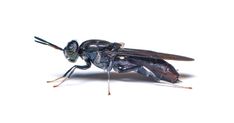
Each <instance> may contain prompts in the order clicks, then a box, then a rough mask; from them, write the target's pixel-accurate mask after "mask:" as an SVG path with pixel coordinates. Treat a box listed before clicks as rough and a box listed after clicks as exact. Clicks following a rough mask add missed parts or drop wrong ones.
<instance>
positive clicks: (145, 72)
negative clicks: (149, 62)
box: [113, 63, 160, 82]
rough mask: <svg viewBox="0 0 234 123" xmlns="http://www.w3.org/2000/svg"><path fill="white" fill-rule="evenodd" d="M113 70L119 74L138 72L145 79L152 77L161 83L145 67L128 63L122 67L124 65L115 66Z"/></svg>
mask: <svg viewBox="0 0 234 123" xmlns="http://www.w3.org/2000/svg"><path fill="white" fill-rule="evenodd" d="M113 68H114V70H115V71H116V72H118V73H127V72H136V73H139V74H141V75H143V76H145V77H150V78H152V79H153V80H155V81H156V82H159V80H160V79H159V78H158V77H157V76H156V75H155V74H154V73H153V72H152V71H150V70H149V69H147V68H146V67H144V66H138V65H134V64H129V63H128V64H125V65H122V64H118V65H114V66H113Z"/></svg>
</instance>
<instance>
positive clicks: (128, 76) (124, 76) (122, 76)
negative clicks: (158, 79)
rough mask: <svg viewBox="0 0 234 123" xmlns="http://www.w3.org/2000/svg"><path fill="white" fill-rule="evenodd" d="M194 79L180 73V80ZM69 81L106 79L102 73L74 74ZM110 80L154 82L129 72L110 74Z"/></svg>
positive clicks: (105, 75)
mask: <svg viewBox="0 0 234 123" xmlns="http://www.w3.org/2000/svg"><path fill="white" fill-rule="evenodd" d="M192 77H194V76H193V75H190V74H186V73H181V74H180V78H182V79H187V78H192ZM71 79H76V80H79V79H80V80H90V81H95V80H101V81H103V82H106V81H107V79H108V77H107V73H104V72H97V73H76V74H74V75H72V76H71ZM110 80H117V81H124V82H147V83H148V82H149V83H152V82H155V81H154V80H153V79H152V78H150V77H145V76H142V75H140V74H137V73H134V72H130V73H115V72H111V78H110Z"/></svg>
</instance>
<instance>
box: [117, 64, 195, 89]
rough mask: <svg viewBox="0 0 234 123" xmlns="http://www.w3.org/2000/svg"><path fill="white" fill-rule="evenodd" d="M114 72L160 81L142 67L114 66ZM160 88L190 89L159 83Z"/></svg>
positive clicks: (168, 83)
mask: <svg viewBox="0 0 234 123" xmlns="http://www.w3.org/2000/svg"><path fill="white" fill-rule="evenodd" d="M113 68H114V70H115V71H117V72H118V73H126V72H137V73H139V74H141V75H143V76H145V77H150V78H152V79H154V81H156V82H159V81H160V79H159V78H158V77H157V76H156V74H155V73H153V72H152V71H150V70H149V69H148V68H146V67H144V66H131V67H129V66H125V67H123V66H114V67H113ZM160 83H161V84H160V85H162V86H169V87H175V88H184V89H192V87H185V86H180V85H175V84H172V83H170V82H160Z"/></svg>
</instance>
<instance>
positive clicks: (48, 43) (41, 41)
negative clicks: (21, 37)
mask: <svg viewBox="0 0 234 123" xmlns="http://www.w3.org/2000/svg"><path fill="white" fill-rule="evenodd" d="M34 38H35V40H34V41H35V42H37V43H40V44H44V45H48V46H51V47H53V48H55V49H58V50H62V51H63V49H62V48H60V47H58V46H56V45H54V44H52V43H50V42H48V41H46V40H44V39H42V38H39V37H37V36H34Z"/></svg>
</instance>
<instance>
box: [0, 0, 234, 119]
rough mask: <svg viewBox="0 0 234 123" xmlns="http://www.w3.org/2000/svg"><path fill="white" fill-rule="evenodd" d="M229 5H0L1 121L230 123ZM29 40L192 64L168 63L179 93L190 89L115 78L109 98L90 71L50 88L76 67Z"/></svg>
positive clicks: (166, 0)
mask: <svg viewBox="0 0 234 123" xmlns="http://www.w3.org/2000/svg"><path fill="white" fill-rule="evenodd" d="M233 6H234V4H233V2H232V1H231V0H230V1H227V0H220V1H218V0H210V1H209V0H196V1H187V0H176V1H174V0H172V1H170V0H163V2H162V1H156V0H152V1H150V0H142V1H135V0H132V1H130V0H118V1H110V0H97V1H91V0H84V1H78V0H74V1H70V0H64V1H62V0H58V1H49V0H39V1H33V0H21V1H16V0H15V1H14V0H7V1H1V2H0V47H1V48H0V56H1V60H0V61H1V64H0V72H1V73H0V75H1V79H0V122H1V123H7V122H25V123H29V122H30V123H37V122H38V123H43V122H56V123H60V122H64V123H65V122H66V123H72V122H73V123H78V122H80V123H84V122H100V123H101V122H102V123H105V122H108V123H113V122H114V123H120V122H128V123H129V122H145V123H149V122H152V123H156V122H180V123H187V122H194V123H197V122H225V123H228V122H233V121H234V120H233V113H234V111H233V110H234V106H233V105H234V101H233V93H234V91H233V90H234V86H233V83H234V81H233V63H234V59H233V51H234V50H233V45H232V44H231V43H232V42H233V39H234V37H233V34H234V24H233V23H234V17H233V16H234V9H233ZM33 36H39V37H42V38H44V39H47V40H48V41H51V42H52V43H54V44H57V45H58V46H61V47H65V45H66V43H67V42H68V41H70V40H72V39H76V40H78V42H79V43H81V42H82V41H84V40H87V39H91V38H98V39H105V40H108V41H113V42H114V41H116V42H125V47H130V48H139V49H149V50H154V51H160V52H166V53H174V54H180V55H185V56H190V57H193V58H195V61H194V62H175V61H169V62H170V63H171V64H173V65H174V66H175V68H176V69H179V72H180V73H182V74H184V76H185V77H184V78H181V80H182V81H183V82H182V83H179V85H183V86H192V87H193V90H186V89H178V88H171V87H163V86H158V85H156V84H154V83H150V82H149V81H148V80H147V79H145V78H142V77H139V76H136V74H128V75H116V74H114V75H113V76H112V80H111V89H112V95H111V96H107V79H106V74H105V73H104V72H103V70H100V69H97V68H96V67H92V68H91V69H89V70H87V71H82V70H76V72H75V74H74V76H73V77H72V78H71V79H70V80H68V81H67V82H66V83H64V84H63V85H62V86H61V87H59V88H53V87H52V85H51V84H47V83H46V80H52V79H55V78H57V77H60V76H62V75H63V74H64V73H65V72H66V70H68V69H69V68H70V67H72V65H73V64H71V63H69V62H68V61H67V60H66V59H65V58H64V56H63V53H62V52H61V51H56V50H54V49H52V48H50V47H48V46H43V45H40V44H37V43H35V42H34V41H33V40H34V39H33ZM77 64H83V62H82V61H81V60H79V61H78V62H77ZM128 77H129V79H127V78H128Z"/></svg>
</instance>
